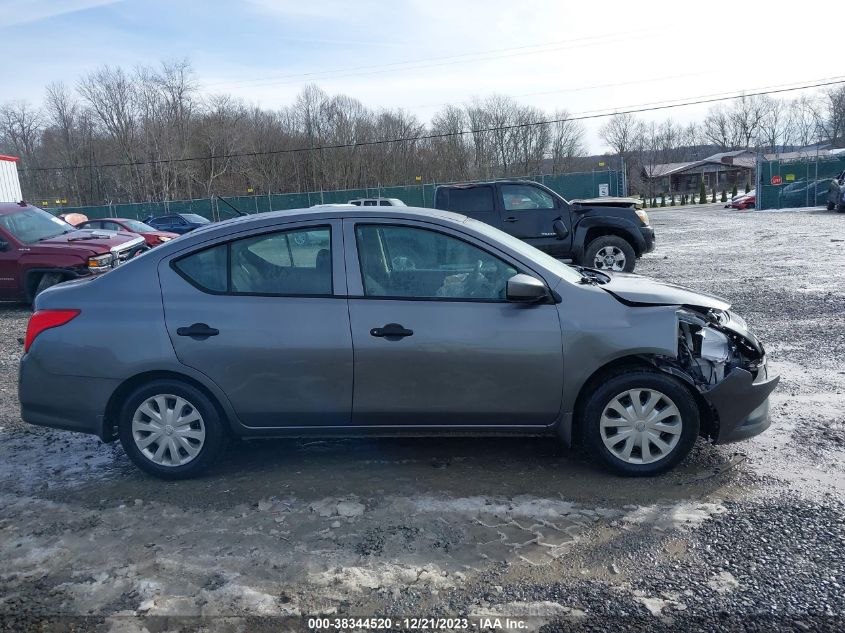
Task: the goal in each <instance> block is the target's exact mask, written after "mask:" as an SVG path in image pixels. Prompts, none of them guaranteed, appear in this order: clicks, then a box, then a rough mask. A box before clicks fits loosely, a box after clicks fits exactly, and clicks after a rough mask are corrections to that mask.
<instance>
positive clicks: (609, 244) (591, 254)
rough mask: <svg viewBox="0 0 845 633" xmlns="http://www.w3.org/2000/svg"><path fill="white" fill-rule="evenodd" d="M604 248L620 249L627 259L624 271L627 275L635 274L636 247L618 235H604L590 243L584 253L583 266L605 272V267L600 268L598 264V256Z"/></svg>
mask: <svg viewBox="0 0 845 633" xmlns="http://www.w3.org/2000/svg"><path fill="white" fill-rule="evenodd" d="M603 248H608V249H619V251H621V252H622V254H623V255H624V257H625V265H624V266H623V268H622V270H623V271H624V272H626V273H630V272H633V270H634V266H636V263H637V254H636V253H635V252H634V247H633V246H631V243H630V242H629V241H628V240H626V239H624V238H621V237H619V236H617V235H602V236H600V237H597V238H596V239H594V240H593V241H592V242H590V243H589V244H588V245H587V248H586V250H585V251H584V258H583V261H582V262H581V264H582V265H583V266H586V267H587V268H598V269H599V270H604V267H603V266H599V265H597V263H596V255H598V253H599V251H600V250H602V249H603Z"/></svg>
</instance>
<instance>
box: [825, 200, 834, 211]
mask: <svg viewBox="0 0 845 633" xmlns="http://www.w3.org/2000/svg"><path fill="white" fill-rule="evenodd" d="M835 208H836V203H834V202H828V203H827V210H828V211H833V210H834V209H835Z"/></svg>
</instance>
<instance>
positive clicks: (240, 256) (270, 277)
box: [173, 227, 332, 296]
mask: <svg viewBox="0 0 845 633" xmlns="http://www.w3.org/2000/svg"><path fill="white" fill-rule="evenodd" d="M173 266H174V268H175V269H176V271H177V272H178V273H179V274H180V275H181V276H182V277H183V278H184V279H186V280H187V281H188V282H189V283H191V284H192V285H194V286H196V287H197V288H199V289H200V290H204V291H206V292H212V293H217V294H224V293H228V294H247V295H281V296H287V295H330V294H332V257H331V229H330V228H329V227H319V228H309V229H299V230H292V231H277V232H274V233H266V234H263V235H256V236H253V237H246V238H243V239H240V240H235V241H233V242H230V243H227V244H220V245H218V246H214V247H212V248H206V249H203V250H201V251H197V252H195V253H191V254H190V255H187V256H185V257H182V258H180V259H178V260H176V262H174V264H173Z"/></svg>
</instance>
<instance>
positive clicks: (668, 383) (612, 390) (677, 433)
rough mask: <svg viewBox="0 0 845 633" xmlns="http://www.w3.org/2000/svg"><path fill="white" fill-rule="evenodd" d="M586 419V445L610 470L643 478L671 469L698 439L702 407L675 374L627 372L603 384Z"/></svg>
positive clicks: (593, 396)
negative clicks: (699, 412)
mask: <svg viewBox="0 0 845 633" xmlns="http://www.w3.org/2000/svg"><path fill="white" fill-rule="evenodd" d="M583 411H584V413H583V417H582V419H581V421H580V423H581V424H582V425H583V426H582V427H581V428H582V430H583V437H584V441H585V444H586V448H587V449H588V450H589V451H590V453H591V454H592V455H593V456H594V457H595V458H596V459H598V460H599V461H600V462H602V463H603V464H604V465H605V466H606V467H608V468H609V469H610V470H612V471H614V472H615V473H618V474H620V475H627V476H630V477H641V476H649V475H657V474H659V473H663V472H666V471H667V470H669V469H670V468H672V467H673V466H675V465H676V464H678V463H679V462H680V461H681V460H682V459H684V457H686V456H687V455H688V454H689V452H690V450H692V446H693V444H695V440H696V438H697V437H698V428H699V415H698V406H697V405H696V402H695V400H694V399H693V396H692V394H691V393H690V392H689V390H688V389H687V388H686V387H685V386H684V385H683V384H682V383H681V382H680V381H679V380H678V379H677V378H675V377H673V376H668V375H666V374H664V373H662V372H659V371H654V370H647V369H646V370H643V369H635V370H627V371H624V372H621V373H618V374H615V375H612V376H611V377H610V378H609V379H607V380H604V381H602V382H601V383H599V384H598V386H597V387H596V389H595V390H594V391H593V392H592V393H591V394H590V395H589V398H588V400H587V403H586V405H585V407H584V409H583Z"/></svg>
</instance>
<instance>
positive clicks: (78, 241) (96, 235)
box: [33, 229, 137, 251]
mask: <svg viewBox="0 0 845 633" xmlns="http://www.w3.org/2000/svg"><path fill="white" fill-rule="evenodd" d="M136 238H137V236H136V235H135V234H134V233H125V232H123V231H120V232H118V231H105V230H102V229H79V230H76V231H71V232H70V233H64V234H62V235H57V236H56V237H51V238H50V239H48V240H41V241H40V242H36V244H37V245H39V246H81V247H86V248H90V249H93V250H100V249H102V250H104V251H108V250H109V249H110V248H113V247H115V246H120V245H121V244H125V243H126V242H128V241H130V240H133V239H136ZM33 246H34V245H33ZM103 247H105V248H103Z"/></svg>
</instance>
